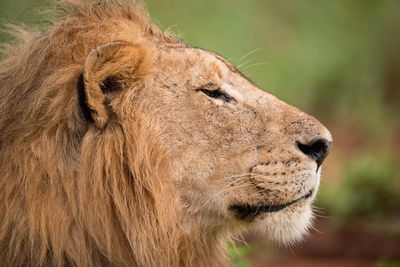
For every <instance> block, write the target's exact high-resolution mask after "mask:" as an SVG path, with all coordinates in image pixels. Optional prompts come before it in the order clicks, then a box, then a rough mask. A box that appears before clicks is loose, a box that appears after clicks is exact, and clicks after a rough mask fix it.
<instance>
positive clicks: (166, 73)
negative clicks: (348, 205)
mask: <svg viewBox="0 0 400 267" xmlns="http://www.w3.org/2000/svg"><path fill="white" fill-rule="evenodd" d="M62 10H65V8H63V9H62ZM66 10H67V13H66V14H63V15H62V16H60V18H59V19H58V20H57V21H56V22H55V23H54V25H53V26H52V27H50V29H49V30H48V31H47V32H45V33H38V32H26V31H23V30H20V29H18V28H15V29H16V30H15V31H16V32H15V34H16V35H17V36H19V37H21V38H22V39H23V41H22V42H20V43H19V44H18V45H9V46H8V47H6V49H5V55H6V57H5V59H4V60H3V62H2V63H1V64H0V81H1V90H0V173H1V174H2V175H1V177H0V211H1V212H0V213H1V215H2V216H1V217H0V260H1V262H3V263H5V264H6V265H12V266H21V265H28V266H48V265H56V266H64V265H68V266H69V265H71V266H103V265H104V266H136V265H139V266H157V265H158V266H177V265H179V264H181V265H185V266H186V265H199V266H200V265H201V266H205V265H225V264H227V259H226V256H225V252H226V243H227V240H228V239H229V238H230V237H231V236H232V235H234V234H236V233H238V232H239V231H240V230H242V229H243V228H247V227H254V228H256V229H257V230H258V231H261V232H262V233H263V234H264V235H265V237H266V238H269V239H272V240H276V241H278V242H283V243H287V242H291V241H294V240H298V239H300V238H301V236H302V235H303V233H304V232H305V231H306V229H307V227H308V226H309V224H310V218H311V207H310V204H311V202H312V200H313V199H314V197H315V195H316V192H317V189H318V185H319V176H320V172H321V163H322V162H323V160H324V159H325V157H326V156H327V154H328V152H329V150H330V147H331V142H332V139H331V136H330V133H329V132H328V130H327V129H326V128H325V127H324V126H323V125H321V124H320V123H319V122H318V121H317V120H316V119H314V118H313V117H311V116H309V115H307V114H305V113H303V112H301V111H300V110H298V109H297V108H294V107H292V106H290V105H288V104H286V103H284V102H282V101H281V100H279V99H277V98H276V97H274V96H272V95H270V94H268V93H266V92H264V91H262V90H260V89H259V88H257V86H255V85H254V84H253V83H252V82H250V81H249V80H248V79H246V77H244V76H243V75H242V74H241V73H240V72H239V71H238V70H237V69H236V68H235V67H234V66H233V65H232V64H230V63H229V62H228V61H227V60H225V59H224V58H222V57H220V56H219V55H217V54H215V53H212V52H210V51H207V50H203V49H200V48H196V47H192V46H190V45H187V44H185V43H183V42H181V41H179V40H177V39H176V38H174V36H173V35H171V34H169V33H163V32H161V31H160V30H159V29H158V28H157V27H156V26H154V25H152V24H151V23H150V22H149V19H148V17H147V15H146V13H145V11H143V9H142V8H141V7H140V6H138V5H137V4H132V3H127V2H124V3H123V4H119V3H117V2H114V1H105V2H101V3H94V4H90V3H74V2H72V3H71V2H70V3H68V4H67V8H66Z"/></svg>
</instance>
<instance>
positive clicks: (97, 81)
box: [78, 41, 146, 128]
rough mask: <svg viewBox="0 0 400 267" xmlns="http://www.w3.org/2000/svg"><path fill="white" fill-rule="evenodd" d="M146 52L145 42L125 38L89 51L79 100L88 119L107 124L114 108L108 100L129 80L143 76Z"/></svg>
mask: <svg viewBox="0 0 400 267" xmlns="http://www.w3.org/2000/svg"><path fill="white" fill-rule="evenodd" d="M145 54H146V51H145V49H144V47H143V46H142V45H140V44H135V45H133V44H131V43H128V42H124V41H116V42H111V43H107V44H104V45H101V46H99V47H97V48H95V49H93V50H92V51H91V52H90V53H89V55H88V57H87V58H86V61H85V65H84V69H83V74H82V75H81V78H80V81H79V83H78V88H79V87H83V88H81V89H80V92H79V100H80V105H81V106H83V107H82V111H83V113H84V116H85V117H86V119H88V120H90V121H93V122H94V123H95V124H96V125H97V126H98V127H99V128H103V127H104V126H105V125H106V123H107V121H108V119H109V112H110V109H108V108H107V106H106V105H107V103H108V101H106V100H107V99H108V98H110V97H111V96H115V93H118V92H119V91H121V90H122V88H124V84H125V83H128V82H132V81H135V80H137V79H138V78H140V77H143V71H141V65H142V64H143V62H144V58H145ZM108 100H109V99H108Z"/></svg>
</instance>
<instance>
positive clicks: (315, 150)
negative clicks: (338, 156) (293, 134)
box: [297, 138, 332, 169]
mask: <svg viewBox="0 0 400 267" xmlns="http://www.w3.org/2000/svg"><path fill="white" fill-rule="evenodd" d="M297 147H298V148H299V149H300V150H301V152H303V153H304V154H306V155H307V156H308V157H310V158H311V159H312V160H315V162H317V169H318V168H319V166H321V164H322V162H323V161H324V159H325V158H326V156H328V154H329V151H330V150H331V147H332V142H331V141H328V140H327V139H325V138H320V139H317V140H313V141H311V142H309V143H308V144H302V143H300V142H297Z"/></svg>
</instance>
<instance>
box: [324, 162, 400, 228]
mask: <svg viewBox="0 0 400 267" xmlns="http://www.w3.org/2000/svg"><path fill="white" fill-rule="evenodd" d="M342 175H343V176H344V177H343V182H342V183H340V184H339V186H337V187H336V188H330V187H329V185H325V184H323V185H322V186H321V191H320V192H319V195H318V199H317V206H320V207H325V208H327V209H328V211H329V212H328V213H329V214H331V216H332V217H333V218H335V219H336V220H347V219H350V218H354V217H364V218H379V217H385V216H394V215H397V214H398V213H399V207H400V168H399V167H398V165H397V164H396V161H395V159H393V158H387V157H384V156H383V157H380V156H376V155H362V156H360V157H356V158H354V159H353V160H351V161H350V162H349V163H348V164H347V166H346V167H345V168H344V169H343V174H342Z"/></svg>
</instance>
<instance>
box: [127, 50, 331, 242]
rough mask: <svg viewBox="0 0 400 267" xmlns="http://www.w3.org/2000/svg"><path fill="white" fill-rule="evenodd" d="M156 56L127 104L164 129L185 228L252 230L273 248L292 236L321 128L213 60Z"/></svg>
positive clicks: (303, 207) (300, 224) (314, 171)
mask: <svg viewBox="0 0 400 267" xmlns="http://www.w3.org/2000/svg"><path fill="white" fill-rule="evenodd" d="M157 51H158V52H157V54H156V55H155V56H154V58H153V59H152V60H153V61H152V63H150V65H156V66H157V68H152V71H150V72H149V73H148V74H147V75H148V76H147V78H146V79H147V80H146V83H145V85H143V88H142V89H141V90H140V93H138V95H137V97H136V99H138V100H137V101H138V102H140V104H138V103H136V104H134V105H131V106H132V108H133V109H134V108H137V107H138V106H144V107H146V108H145V110H147V111H149V110H151V114H147V115H150V117H151V118H154V119H155V120H157V121H158V122H160V124H161V125H162V127H161V128H162V130H161V131H160V132H159V135H160V138H161V140H162V144H163V146H164V147H165V149H166V151H167V152H168V155H169V157H170V159H171V167H172V171H173V183H174V187H175V189H176V192H177V195H178V200H177V201H178V202H179V205H178V207H179V210H178V212H179V215H180V217H181V220H182V222H181V223H182V225H184V228H185V229H187V231H198V230H199V229H202V228H204V227H206V228H207V229H210V227H211V229H212V228H218V229H220V228H221V227H222V228H227V229H229V230H235V229H240V228H241V227H242V226H254V227H256V228H257V229H259V230H261V231H262V232H264V233H265V234H266V236H267V237H268V238H271V239H273V240H277V241H279V242H289V241H292V240H297V239H299V238H300V237H301V236H302V234H303V232H304V231H305V229H306V228H307V226H308V225H309V222H310V218H311V207H310V204H311V202H312V200H313V199H314V197H315V195H316V193H317V189H318V185H319V179H320V178H319V177H320V171H321V166H320V165H321V163H322V161H323V160H324V158H325V157H326V155H327V153H328V152H329V150H330V146H331V142H332V139H331V135H330V133H329V132H328V130H327V129H326V128H325V127H324V126H322V125H321V124H320V123H319V122H318V121H317V120H316V119H314V118H313V117H311V116H308V115H306V114H305V113H303V112H301V111H300V110H298V109H297V108H295V107H292V106H290V105H288V104H286V103H284V102H282V101H281V100H279V99H277V98H276V97H274V96H272V95H270V94H268V93H266V92H264V91H262V90H261V89H259V88H257V87H256V86H255V85H254V84H252V83H251V82H250V81H249V80H247V79H246V78H245V77H244V76H243V75H242V74H241V73H240V72H239V71H238V70H237V69H236V68H234V67H233V66H232V65H231V64H230V63H228V62H227V61H226V60H225V59H223V58H221V57H220V56H218V55H216V54H214V53H211V52H208V51H204V50H201V49H198V48H193V47H187V46H182V45H179V46H170V47H164V48H163V49H157ZM125 113H129V111H128V112H127V111H125ZM133 113H134V112H133V110H132V114H133Z"/></svg>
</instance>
